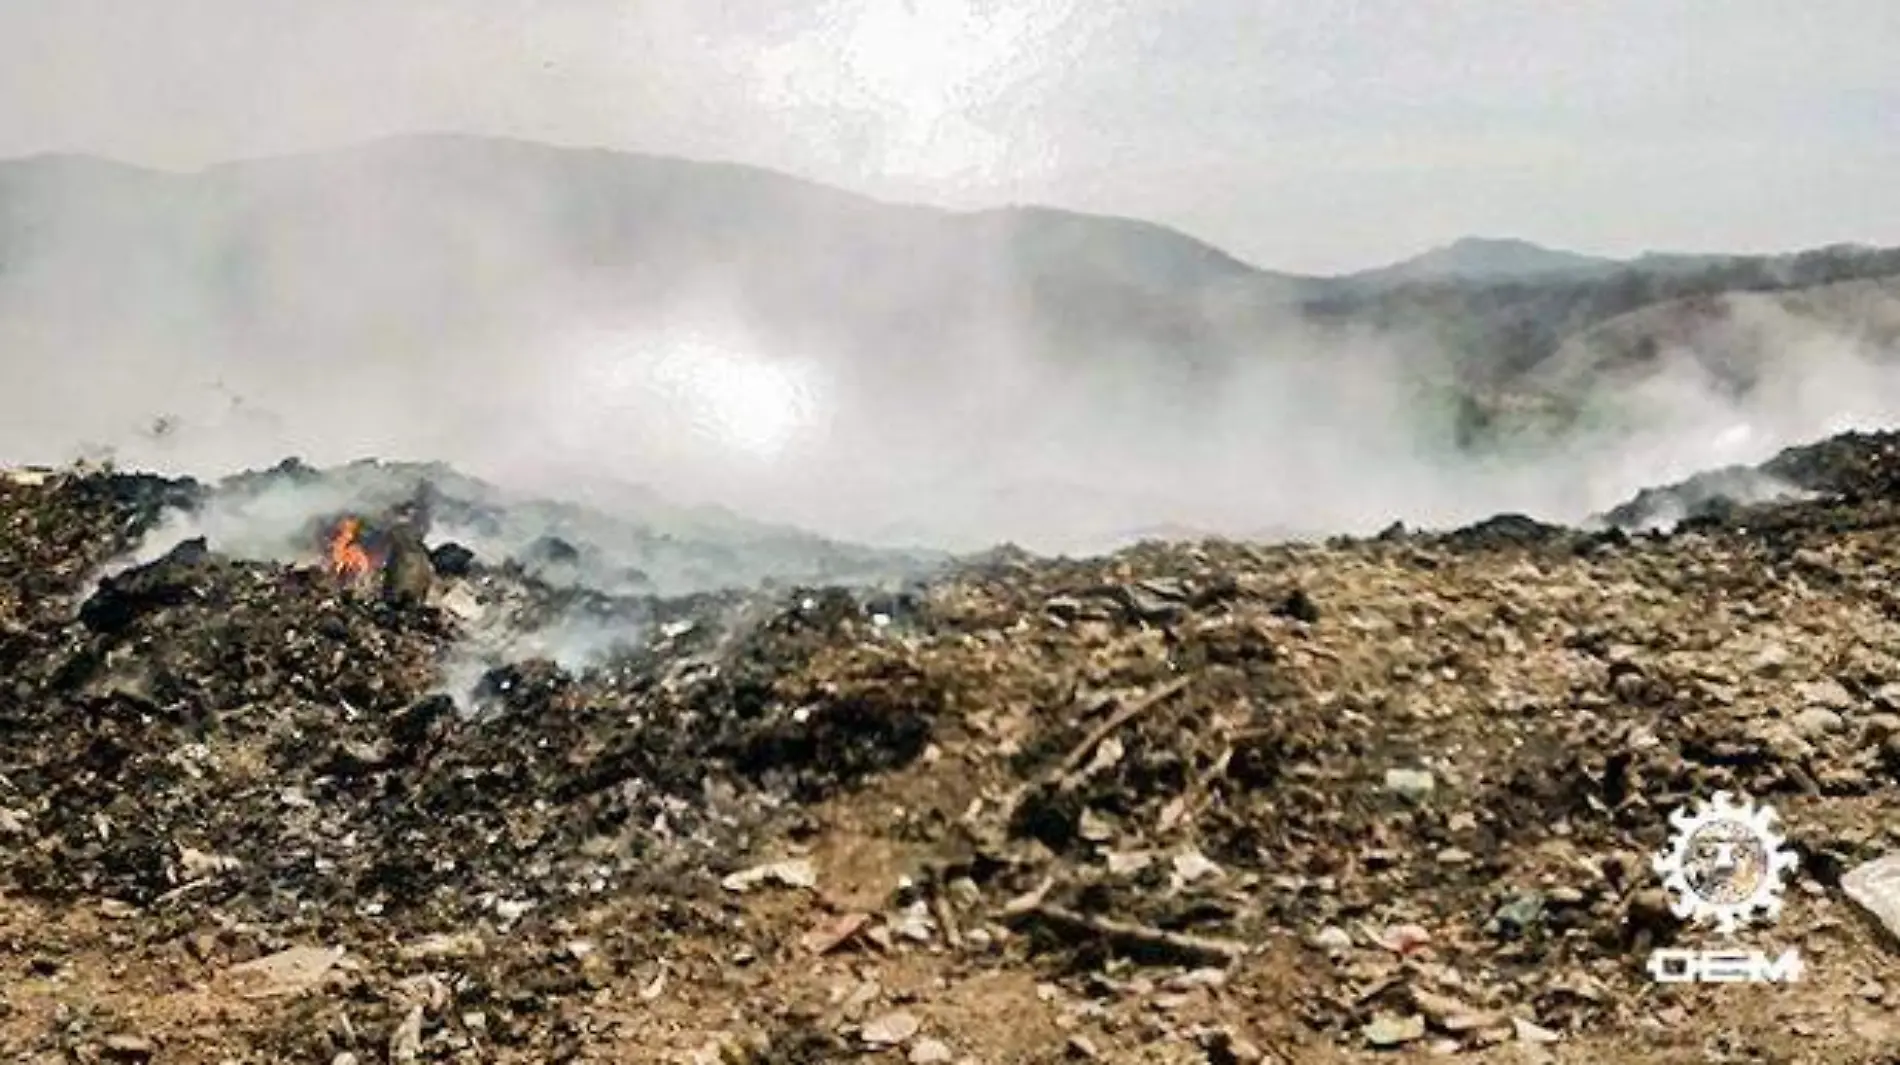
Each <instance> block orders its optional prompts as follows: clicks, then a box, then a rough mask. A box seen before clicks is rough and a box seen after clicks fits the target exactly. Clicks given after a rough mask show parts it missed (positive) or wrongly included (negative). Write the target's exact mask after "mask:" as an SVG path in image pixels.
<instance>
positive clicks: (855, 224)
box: [0, 137, 1897, 550]
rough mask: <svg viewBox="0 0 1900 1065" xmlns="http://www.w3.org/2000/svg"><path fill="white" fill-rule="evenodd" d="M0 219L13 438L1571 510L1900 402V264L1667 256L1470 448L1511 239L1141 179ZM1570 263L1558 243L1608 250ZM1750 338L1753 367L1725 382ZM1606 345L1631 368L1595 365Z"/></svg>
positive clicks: (533, 176) (827, 495)
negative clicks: (888, 199)
mask: <svg viewBox="0 0 1900 1065" xmlns="http://www.w3.org/2000/svg"><path fill="white" fill-rule="evenodd" d="M0 226H4V230H3V232H4V235H5V238H4V239H5V246H6V247H7V248H8V249H9V252H8V255H7V258H6V260H5V268H4V272H3V273H0V330H4V337H5V349H6V353H7V359H8V365H9V381H10V384H11V387H10V388H9V389H8V390H7V399H6V403H7V405H8V410H7V411H6V412H5V414H6V417H5V418H4V425H5V429H4V434H5V438H4V439H0V447H4V448H5V449H6V451H7V453H8V455H9V457H10V458H11V459H14V460H34V461H58V460H62V459H66V458H70V457H72V456H73V455H74V454H75V453H76V452H83V451H84V450H85V449H87V448H90V449H92V451H93V452H94V453H96V454H106V453H110V454H111V455H113V456H115V457H116V458H117V459H118V460H119V461H121V462H127V463H133V464H145V465H156V466H160V467H168V468H181V469H188V470H193V471H197V472H202V473H207V474H209V473H219V472H228V471H234V470H236V469H239V468H245V467H256V466H260V465H267V464H269V463H272V462H275V461H276V460H277V459H279V458H281V457H283V456H284V455H287V454H297V455H300V456H302V457H304V458H305V459H307V460H309V461H312V462H317V463H334V462H342V461H348V460H352V459H355V458H359V457H363V456H367V455H375V456H380V457H389V458H407V459H418V460H440V461H446V462H450V463H452V464H455V465H457V466H459V467H462V468H465V469H467V470H468V471H470V472H472V473H475V474H478V475H482V476H487V477H490V478H493V479H495V480H497V481H499V482H501V483H504V484H508V485H513V486H518V487H524V488H531V489H534V490H537V491H541V492H545V493H551V494H564V495H570V496H572V495H576V494H579V495H587V496H594V497H598V496H599V495H600V494H601V493H603V492H609V491H614V490H624V489H625V488H626V487H627V486H643V487H645V488H650V489H652V490H655V491H657V492H659V493H660V494H661V495H663V496H665V497H667V498H669V499H672V500H676V501H678V502H681V503H685V504H697V503H712V504H719V505H723V506H727V507H731V508H733V509H736V510H739V511H741V512H743V513H745V514H748V515H752V516H756V517H759V518H762V519H765V520H769V521H778V522H789V523H793V524H796V525H800V526H803V527H805V528H809V529H812V530H814V531H817V532H820V533H823V534H826V535H829V536H834V537H839V538H843V539H849V540H859V541H868V542H878V543H914V544H927V545H932V546H941V547H952V548H973V547H978V546H982V545H985V544H988V543H994V542H998V541H1001V540H1013V541H1016V542H1019V543H1022V544H1024V545H1025V546H1031V547H1035V548H1041V549H1050V550H1086V549H1091V548H1095V547H1100V546H1104V545H1106V544H1108V543H1112V542H1115V541H1116V540H1118V539H1125V538H1126V537H1127V536H1129V535H1132V534H1135V533H1138V532H1141V531H1144V530H1149V529H1154V528H1157V527H1164V526H1168V525H1173V526H1175V527H1177V528H1180V529H1182V530H1183V531H1185V530H1194V531H1199V532H1217V533H1224V534H1235V535H1259V534H1298V535H1315V534H1322V533H1327V532H1337V531H1354V532H1364V531H1370V530H1372V529H1376V528H1378V527H1380V526H1382V525H1384V524H1386V523H1388V522H1390V521H1393V520H1404V521H1408V522H1413V523H1428V524H1444V523H1456V522H1460V521H1467V520H1472V519H1475V518H1478V517H1482V516H1485V515H1487V514H1490V513H1495V512H1498V511H1501V510H1523V511H1526V512H1530V513H1533V514H1537V515H1539V516H1542V517H1548V518H1555V519H1562V520H1572V521H1574V520H1579V519H1581V518H1583V517H1585V516H1587V515H1588V514H1590V513H1593V512H1595V511H1598V510H1601V509H1603V508H1605V507H1608V506H1610V505H1612V504H1614V503H1616V502H1618V501H1620V500H1621V499H1623V498H1626V497H1627V496H1628V495H1629V494H1630V493H1631V492H1633V491H1635V490H1636V489H1638V488H1640V487H1643V486H1645V485H1649V484H1654V483H1659V482H1663V481H1668V480H1672V479H1676V478H1680V477H1682V476H1686V475H1688V474H1690V473H1693V472H1695V471H1696V470H1698V469H1701V468H1704V467H1707V466H1710V465H1715V464H1724V463H1727V462H1733V461H1745V460H1746V461H1752V460H1758V459H1760V458H1763V457H1766V455H1767V454H1769V453H1772V451H1773V450H1775V449H1776V448H1778V447H1780V446H1783V445H1785V444H1788V443H1793V442H1797V441H1800V440H1803V439H1807V438H1810V437H1813V436H1815V435H1818V434H1821V433H1825V432H1829V431H1833V430H1835V429H1838V428H1844V427H1848V425H1849V424H1867V423H1869V422H1873V423H1878V422H1880V421H1881V420H1883V419H1886V418H1888V417H1890V416H1891V415H1892V414H1893V413H1894V403H1895V400H1894V396H1895V394H1896V388H1895V386H1894V383H1893V382H1894V379H1893V378H1892V376H1891V374H1890V373H1889V372H1888V371H1887V370H1886V369H1885V367H1884V364H1883V363H1882V362H1881V361H1880V356H1881V354H1882V353H1883V352H1884V351H1886V350H1887V348H1888V346H1889V344H1890V341H1891V335H1890V334H1891V329H1892V322H1893V320H1894V317H1895V307H1896V305H1897V298H1896V292H1895V289H1894V287H1893V286H1892V285H1891V284H1888V283H1886V282H1882V281H1879V280H1873V281H1863V282H1850V283H1849V284H1850V286H1851V285H1855V284H1857V285H1858V286H1859V287H1858V288H1855V289H1854V290H1853V291H1854V293H1855V295H1854V296H1853V298H1851V299H1850V298H1834V299H1827V298H1819V299H1818V302H1817V299H1816V298H1808V299H1807V300H1806V301H1805V302H1800V301H1796V302H1789V301H1788V300H1786V299H1779V300H1778V298H1777V297H1776V296H1774V295H1773V294H1769V295H1764V296H1760V297H1749V298H1747V299H1743V298H1741V297H1733V298H1731V297H1729V296H1722V297H1720V299H1721V300H1723V301H1728V302H1725V303H1723V304H1722V306H1723V307H1727V306H1728V305H1729V303H1733V305H1734V306H1733V313H1730V312H1729V311H1727V310H1724V311H1722V312H1721V313H1715V314H1713V315H1711V313H1710V312H1708V311H1707V310H1706V309H1704V310H1701V311H1688V310H1682V309H1680V308H1678V309H1676V310H1671V308H1672V307H1676V305H1675V304H1672V303H1670V302H1669V301H1667V300H1663V299H1660V295H1661V294H1659V296H1658V298H1657V299H1655V300H1651V301H1650V303H1651V304H1652V305H1653V306H1654V307H1656V308H1658V309H1653V310H1650V311H1649V312H1648V313H1649V315H1650V317H1651V318H1652V319H1656V320H1655V321H1649V322H1647V324H1644V321H1643V320H1641V319H1638V320H1636V321H1637V324H1635V325H1630V326H1623V327H1616V326H1614V324H1613V323H1612V324H1605V325H1601V326H1595V327H1593V328H1595V329H1596V332H1594V333H1591V332H1590V331H1589V330H1588V329H1584V330H1579V331H1578V333H1579V336H1578V337H1574V338H1567V339H1569V342H1570V346H1569V347H1568V348H1566V347H1564V346H1563V345H1562V344H1557V345H1555V346H1554V348H1553V350H1552V351H1551V352H1549V355H1550V359H1549V360H1539V361H1538V363H1537V364H1536V366H1535V367H1534V368H1535V369H1536V370H1537V371H1538V373H1539V374H1542V375H1543V376H1544V377H1548V378H1550V379H1551V380H1553V381H1558V382H1566V383H1564V384H1563V386H1562V388H1560V389H1557V390H1558V391H1567V392H1569V393H1571V394H1575V395H1583V396H1585V398H1590V397H1596V398H1604V397H1608V398H1611V399H1614V418H1613V419H1612V420H1611V421H1610V422H1609V423H1608V424H1605V425H1598V426H1596V427H1594V428H1593V427H1591V426H1589V425H1581V426H1571V427H1569V428H1567V429H1566V430H1565V433H1566V435H1564V436H1563V437H1562V438H1561V440H1544V441H1543V442H1542V443H1541V444H1539V443H1537V442H1536V441H1533V442H1531V443H1528V444H1527V443H1524V442H1521V441H1520V442H1518V443H1517V444H1511V443H1510V442H1509V441H1504V442H1503V444H1500V445H1499V446H1494V447H1488V448H1482V449H1471V448H1463V449H1461V448H1460V447H1459V446H1458V445H1457V439H1456V438H1457V429H1458V424H1457V421H1458V417H1459V415H1460V411H1461V406H1460V403H1461V401H1462V399H1463V397H1464V395H1465V393H1466V392H1468V391H1470V390H1471V389H1473V388H1475V387H1477V385H1476V384H1475V383H1474V382H1476V381H1477V379H1479V378H1484V377H1485V376H1486V375H1487V374H1488V373H1489V371H1483V370H1482V368H1483V367H1484V364H1485V362H1486V360H1487V359H1488V358H1491V355H1490V354H1489V353H1488V352H1487V350H1486V345H1487V344H1488V343H1489V341H1485V340H1483V339H1482V338H1480V339H1479V340H1477V341H1473V342H1469V343H1459V342H1457V341H1455V340H1454V341H1449V342H1448V341H1447V340H1446V339H1445V336H1444V330H1443V329H1441V328H1440V326H1441V325H1443V323H1444V322H1446V321H1451V320H1454V319H1456V320H1459V321H1462V320H1463V318H1459V317H1458V315H1457V314H1452V313H1451V311H1450V310H1448V309H1447V308H1446V307H1442V306H1440V305H1439V304H1437V303H1434V302H1433V298H1434V297H1432V296H1431V294H1432V293H1434V292H1437V291H1440V290H1442V289H1445V287H1446V286H1450V289H1451V290H1453V291H1456V292H1468V291H1469V292H1479V293H1483V292H1487V291H1490V290H1491V287H1493V286H1495V285H1496V284H1497V282H1496V280H1495V278H1491V277H1488V276H1478V277H1471V278H1466V277H1461V276H1459V275H1458V274H1457V273H1456V272H1453V273H1450V274H1444V273H1442V272H1441V273H1440V274H1438V275H1436V276H1432V277H1428V278H1427V279H1425V280H1424V281H1423V282H1418V283H1415V284H1413V285H1411V286H1410V287H1405V286H1401V287H1400V288H1399V289H1397V290H1394V291H1396V292H1397V295H1391V294H1389V293H1387V287H1389V286H1390V284H1391V281H1390V280H1389V275H1388V274H1386V273H1375V274H1372V275H1367V276H1366V277H1365V278H1363V279H1361V278H1353V277H1347V278H1340V279H1314V278H1299V277H1294V276H1290V275H1281V274H1272V273H1268V272H1263V271H1259V270H1255V269H1253V268H1251V267H1249V266H1247V265H1245V264H1243V263H1240V262H1239V261H1237V260H1235V259H1232V258H1231V257H1228V256H1226V255H1224V254H1223V253H1221V252H1219V251H1217V250H1216V249H1213V248H1211V247H1208V246H1206V245H1204V244H1201V243H1199V242H1197V241H1194V240H1192V239H1191V238H1187V237H1184V236H1182V235H1180V234H1177V233H1174V232H1171V231H1169V230H1166V229H1162V228H1159V227H1153V226H1148V225H1145V224H1140V223H1134V222H1129V221H1123V220H1118V219H1104V218H1095V217H1090V216H1078V215H1067V214H1062V213H1059V212H1050V211H1030V210H1008V211H988V212H977V213H955V212H944V211H940V210H936V209H931V208H920V207H909V206H903V205H892V204H884V203H879V202H876V201H870V200H864V199H861V198H858V197H855V196H852V195H849V194H846V193H842V192H837V191H835V190H830V189H826V188H823V187H820V186H814V185H810V184H806V183H803V182H799V181H796V180H793V179H789V178H785V177H781V176H778V175H774V174H771V173H769V172H763V171H754V170H747V169H743V168H733V167H723V166H713V165H708V164H695V163H687V162H681V161H677V160H667V159H659V158H649V157H631V156H619V155H613V154H610V153H601V152H572V151H565V150H556V149H550V148H545V147H540V146H534V145H527V144H521V143H517V142H505V141H492V140H484V139H472V138H444V137H429V138H408V139H402V140H397V141H387V142H379V143H375V144H371V145H367V146H363V147H360V148H357V149H352V150H348V151H344V152H337V153H325V154H321V155H315V156H306V157H291V158H285V159H279V160H271V161H266V162H259V163H249V164H241V165H234V166H226V167H218V168H214V169H211V170H208V171H205V172H203V173H199V174H192V175H171V174H159V173H153V172H147V171H140V170H136V169H131V168H125V167H120V166H115V165H112V164H107V163H103V162H98V161H94V160H86V159H40V160H29V161H23V162H16V163H12V164H6V165H5V166H0ZM1586 265H1588V266H1589V269H1588V270H1586V271H1585V273H1584V275H1582V276H1584V277H1586V278H1587V277H1588V276H1594V275H1593V274H1592V273H1591V271H1593V270H1595V268H1596V265H1597V264H1595V263H1594V261H1591V262H1589V263H1587V264H1586ZM1441 266H1442V264H1441ZM1848 269H1851V270H1853V271H1860V272H1868V271H1873V272H1878V271H1879V270H1884V269H1886V260H1885V259H1882V258H1880V257H1878V256H1876V257H1874V258H1873V259H1871V260H1869V261H1867V262H1862V261H1860V260H1852V261H1850V262H1849V264H1848ZM1655 272H1656V273H1658V274H1663V273H1666V272H1664V271H1655ZM1783 273H1784V274H1785V271H1784V272H1783ZM1777 276H1781V275H1777ZM1553 278H1554V279H1553ZM1564 278H1565V275H1564V274H1563V272H1562V271H1558V272H1557V273H1556V274H1555V275H1540V282H1541V283H1543V284H1545V285H1547V286H1548V285H1559V286H1561V285H1563V284H1566V283H1572V284H1577V285H1584V286H1585V288H1584V289H1582V290H1581V291H1584V292H1586V293H1595V292H1597V291H1598V289H1597V288H1591V287H1589V286H1590V285H1599V284H1600V283H1599V282H1595V281H1588V280H1575V279H1573V280H1572V281H1570V282H1566V281H1565V279H1564ZM1610 283H1613V282H1603V283H1601V284H1610ZM1789 284H1793V285H1796V286H1797V288H1798V282H1797V281H1794V280H1788V279H1785V278H1784V280H1783V282H1782V283H1780V284H1778V285H1777V287H1781V288H1784V289H1785V287H1786V285H1789ZM1420 285H1422V286H1423V287H1422V288H1421V287H1420ZM1420 292H1422V293H1424V294H1425V295H1424V296H1419V295H1417V293H1420ZM1340 299H1344V300H1347V301H1349V302H1350V301H1358V302H1357V303H1356V304H1354V307H1353V309H1352V310H1351V312H1350V313H1348V314H1346V315H1345V316H1344V317H1343V318H1342V317H1340V316H1338V315H1333V316H1330V317H1329V316H1327V315H1322V314H1316V313H1314V312H1313V308H1314V307H1316V306H1321V305H1323V304H1324V302H1325V301H1326V300H1335V301H1337V300H1340ZM1421 300H1422V302H1421ZM1638 302H1639V303H1640V302H1641V301H1638ZM1697 306H1700V305H1697ZM1506 312H1507V313H1506V314H1505V317H1507V318H1508V314H1509V313H1516V312H1513V311H1510V309H1509V308H1508V307H1507V308H1506ZM1460 313H1464V312H1460ZM1566 313H1569V309H1567V310H1566ZM1487 316H1488V317H1487ZM1465 317H1469V318H1471V319H1472V320H1473V321H1477V322H1479V323H1481V324H1482V323H1490V322H1492V321H1493V319H1498V318H1499V315H1498V314H1493V313H1491V312H1489V311H1481V312H1474V313H1473V314H1465ZM1599 317H1601V315H1599ZM1611 317H1614V315H1612V316H1611ZM1507 324H1508V323H1507ZM1718 326H1719V328H1717V327H1718ZM1619 328H1620V329H1621V332H1620V333H1619ZM1883 330H1885V332H1883ZM1632 331H1634V332H1635V333H1637V334H1639V335H1638V336H1637V337H1636V338H1635V339H1631V338H1629V337H1623V339H1622V340H1621V342H1620V343H1621V347H1622V348H1629V347H1631V346H1632V345H1634V346H1636V347H1642V346H1643V345H1644V344H1647V345H1649V347H1648V349H1645V350H1646V352H1647V354H1646V355H1644V356H1643V357H1641V358H1637V359H1634V362H1635V364H1636V367H1635V370H1634V371H1631V370H1629V369H1628V367H1627V366H1625V365H1623V364H1627V363H1630V362H1631V361H1632V360H1631V358H1630V357H1629V356H1628V355H1627V354H1625V356H1623V357H1622V358H1621V362H1620V363H1618V360H1614V359H1612V360H1609V361H1610V362H1612V363H1617V365H1613V366H1610V367H1609V368H1607V369H1606V368H1602V367H1595V368H1593V367H1594V364H1593V363H1591V362H1590V356H1588V355H1583V354H1579V353H1578V349H1579V347H1580V346H1581V348H1583V349H1585V350H1590V351H1595V350H1599V349H1601V348H1602V347H1603V346H1604V344H1605V343H1607V342H1608V340H1610V339H1615V338H1617V337H1619V336H1622V334H1624V333H1630V332H1632ZM1645 338H1646V339H1645ZM1659 341H1660V342H1661V346H1660V347H1659V346H1658V342H1659ZM1610 346H1612V347H1615V346H1616V345H1614V344H1612V345H1610ZM1652 349H1653V350H1652ZM1725 359H1727V360H1730V361H1733V360H1734V359H1742V360H1744V361H1748V365H1747V367H1746V373H1745V374H1744V375H1742V377H1736V376H1735V375H1733V374H1730V375H1728V377H1729V378H1732V380H1725V379H1724V377H1723V370H1722V366H1723V365H1724V362H1723V360H1725ZM1749 360H1752V361H1749ZM1566 366H1570V367H1572V369H1571V370H1570V371H1568V376H1566V371H1564V369H1563V368H1564V367H1566ZM1579 366H1581V367H1583V368H1582V369H1581V370H1578V369H1576V368H1575V367H1579ZM1474 368H1476V369H1474ZM1619 372H1620V373H1623V374H1624V375H1625V377H1627V378H1628V380H1630V381H1636V380H1640V381H1641V386H1640V387H1639V388H1637V389H1635V390H1634V391H1629V390H1628V389H1627V388H1625V387H1624V386H1623V385H1620V384H1619V385H1618V386H1617V387H1615V388H1611V389H1609V390H1608V391H1606V390H1605V382H1607V381H1609V380H1610V379H1611V378H1612V377H1614V376H1615V374H1616V373H1619ZM1632 372H1634V373H1635V376H1634V377H1629V376H1628V375H1629V374H1630V373H1632ZM1490 376H1492V377H1495V376H1497V375H1496V374H1490ZM1573 379H1574V380H1573ZM1523 380H1527V381H1535V380H1537V374H1531V375H1526V376H1524V377H1523ZM1578 380H1580V381H1581V382H1582V384H1578V383H1577V381H1578ZM1479 383H1490V384H1495V383H1496V382H1479ZM1518 383H1519V379H1518V378H1510V379H1508V380H1504V381H1503V384H1504V385H1505V386H1507V388H1508V387H1511V386H1515V385H1517V384H1518ZM1850 400H1851V402H1850ZM1507 445H1508V446H1507Z"/></svg>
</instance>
